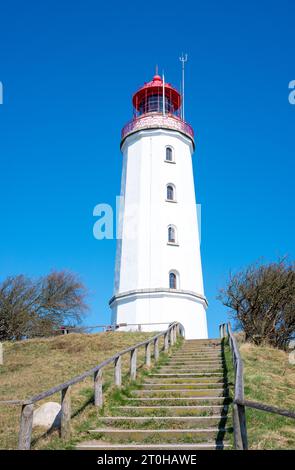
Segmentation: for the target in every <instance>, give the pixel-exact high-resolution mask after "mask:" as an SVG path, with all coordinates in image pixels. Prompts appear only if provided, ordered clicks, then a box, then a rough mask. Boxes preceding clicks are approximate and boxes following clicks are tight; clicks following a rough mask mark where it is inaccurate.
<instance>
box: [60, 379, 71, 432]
mask: <svg viewBox="0 0 295 470" xmlns="http://www.w3.org/2000/svg"><path fill="white" fill-rule="evenodd" d="M60 436H61V438H62V439H69V438H70V437H71V387H70V386H69V387H66V388H64V389H63V390H62V391H61V426H60Z"/></svg>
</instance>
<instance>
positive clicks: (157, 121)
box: [121, 113, 195, 148]
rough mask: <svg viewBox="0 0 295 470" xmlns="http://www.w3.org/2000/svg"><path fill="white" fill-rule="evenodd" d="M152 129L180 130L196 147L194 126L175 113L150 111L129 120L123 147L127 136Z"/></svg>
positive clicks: (124, 129) (122, 136)
mask: <svg viewBox="0 0 295 470" xmlns="http://www.w3.org/2000/svg"><path fill="white" fill-rule="evenodd" d="M151 129H169V130H172V131H177V132H180V133H181V134H183V135H185V136H186V137H188V138H189V139H190V140H191V142H192V144H193V148H195V141H194V131H193V128H192V126H190V124H188V123H187V122H185V121H183V120H182V119H180V118H178V117H176V116H174V115H163V114H160V113H149V114H144V115H142V116H139V117H137V118H135V119H132V120H131V121H129V122H128V123H127V124H126V125H125V126H124V127H123V129H122V133H121V147H122V145H123V143H124V141H125V140H126V138H127V137H128V136H130V135H132V134H135V133H136V132H139V131H143V130H151Z"/></svg>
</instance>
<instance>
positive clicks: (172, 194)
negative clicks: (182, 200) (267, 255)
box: [167, 184, 175, 201]
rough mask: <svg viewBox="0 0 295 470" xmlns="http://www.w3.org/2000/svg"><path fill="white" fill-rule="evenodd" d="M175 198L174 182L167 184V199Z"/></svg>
mask: <svg viewBox="0 0 295 470" xmlns="http://www.w3.org/2000/svg"><path fill="white" fill-rule="evenodd" d="M174 200H175V190H174V187H173V186H172V184H168V185H167V201H174Z"/></svg>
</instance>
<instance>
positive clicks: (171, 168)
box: [109, 74, 208, 339]
mask: <svg viewBox="0 0 295 470" xmlns="http://www.w3.org/2000/svg"><path fill="white" fill-rule="evenodd" d="M132 104H133V119H132V120H131V121H130V122H129V123H127V124H126V125H125V126H124V127H123V130H122V134H121V151H122V155H123V165H122V180H121V198H120V208H119V217H118V226H119V228H118V232H119V237H118V240H117V252H116V264H115V283H114V294H113V297H112V298H111V300H110V302H109V304H110V307H111V309H112V324H113V325H119V324H123V325H125V326H123V328H120V330H122V329H125V330H138V329H139V325H140V329H141V330H142V331H159V330H164V329H166V328H167V327H168V326H169V324H170V323H172V322H174V321H178V322H179V323H181V324H182V326H183V329H184V334H185V337H186V338H187V339H195V338H207V337H208V332H207V319H206V308H207V300H206V297H205V295H204V287H203V276H202V265H201V254H200V240H199V230H198V218H197V206H196V199H195V187H194V178H193V167H192V158H193V153H194V150H195V138H194V131H193V128H192V127H191V126H190V125H189V124H188V123H187V122H185V121H184V119H183V118H182V116H183V114H182V113H181V105H182V103H181V95H180V93H179V92H178V91H177V89H175V88H174V87H173V86H171V85H170V84H169V83H166V82H165V81H164V77H163V78H162V77H161V76H159V75H158V74H156V75H155V76H154V77H153V79H152V80H151V81H150V82H148V83H145V84H144V86H142V87H141V88H140V89H139V90H138V91H136V93H135V94H134V95H133V98H132Z"/></svg>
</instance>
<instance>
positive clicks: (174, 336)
mask: <svg viewBox="0 0 295 470" xmlns="http://www.w3.org/2000/svg"><path fill="white" fill-rule="evenodd" d="M172 330H173V340H174V344H175V343H176V341H177V334H176V325H175V326H174V327H173V328H172Z"/></svg>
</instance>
